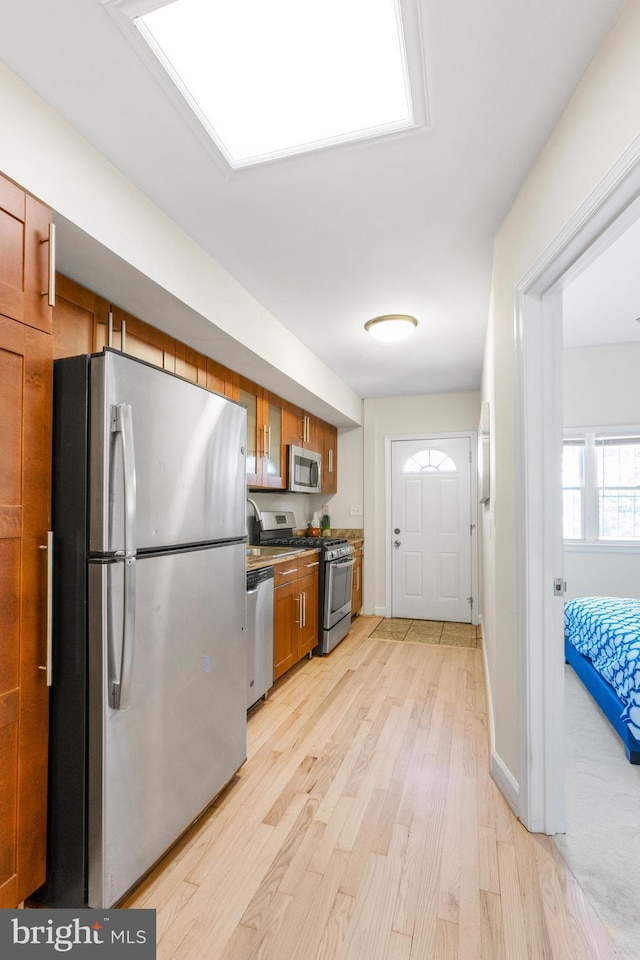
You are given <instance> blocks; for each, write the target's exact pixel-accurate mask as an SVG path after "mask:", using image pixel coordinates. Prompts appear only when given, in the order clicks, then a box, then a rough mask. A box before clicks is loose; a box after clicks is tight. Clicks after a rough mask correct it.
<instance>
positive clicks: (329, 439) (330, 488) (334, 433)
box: [320, 421, 338, 493]
mask: <svg viewBox="0 0 640 960" xmlns="http://www.w3.org/2000/svg"><path fill="white" fill-rule="evenodd" d="M320 427H321V436H322V492H323V493H337V492H338V429H337V427H334V426H332V425H331V424H330V423H324V422H323V421H320Z"/></svg>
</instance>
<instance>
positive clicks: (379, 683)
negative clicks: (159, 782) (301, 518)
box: [125, 617, 616, 960]
mask: <svg viewBox="0 0 640 960" xmlns="http://www.w3.org/2000/svg"><path fill="white" fill-rule="evenodd" d="M377 622H378V619H377V618H368V617H361V618H360V619H359V620H357V621H356V622H355V625H354V627H353V629H352V631H351V633H350V634H349V636H348V637H347V638H346V639H345V640H344V641H343V642H342V643H341V644H340V646H339V647H337V648H336V650H334V652H333V653H332V654H331V655H330V656H328V657H324V658H314V659H313V660H311V661H308V660H305V661H303V662H302V663H301V664H299V665H298V666H297V667H295V668H294V669H293V670H291V671H290V672H289V673H288V674H287V675H286V676H285V677H283V678H282V679H281V680H280V681H278V683H277V685H276V687H275V689H274V690H273V692H272V694H271V696H270V698H269V699H268V700H267V701H266V702H265V703H260V704H258V705H257V706H256V707H255V708H254V709H253V711H252V712H251V714H250V722H249V759H248V761H247V763H246V764H245V765H244V766H243V767H242V769H241V770H240V772H239V774H238V776H237V777H236V779H235V781H234V782H233V783H232V784H231V785H230V786H229V787H228V788H227V789H226V790H225V791H224V793H223V794H222V795H221V796H220V797H219V798H218V800H217V801H216V803H215V805H214V806H213V807H212V808H211V809H210V810H209V811H208V812H207V813H206V814H205V816H203V817H202V818H201V820H200V821H199V822H198V823H197V824H196V825H195V826H194V827H193V828H192V830H191V831H190V833H189V834H188V835H187V836H186V837H185V838H183V840H182V841H181V842H180V843H179V845H178V846H177V847H175V848H174V850H173V851H172V852H171V854H170V855H169V856H168V857H167V858H165V860H164V861H163V862H162V864H161V865H160V866H159V867H158V868H157V869H156V870H155V871H154V872H153V873H152V874H151V875H150V876H149V877H148V878H147V880H146V881H144V882H143V884H142V885H141V886H140V887H139V888H138V889H137V890H136V891H135V892H134V894H133V895H132V896H130V897H129V899H128V900H127V902H126V904H125V905H126V906H129V907H153V908H155V909H156V910H157V922H158V958H159V960H253V958H264V960H475V958H478V960H610V958H614V957H616V953H615V951H614V949H613V947H612V944H611V941H610V940H609V938H608V936H607V934H606V932H605V930H604V928H603V927H602V925H601V924H600V922H599V920H598V919H597V917H596V916H595V914H594V913H593V911H592V909H591V907H590V906H589V904H588V902H587V901H586V899H585V897H584V896H583V894H582V892H581V890H580V888H579V887H578V885H577V883H576V881H575V880H574V878H573V877H572V875H571V874H570V873H569V871H568V870H567V869H566V867H565V865H564V862H563V860H562V859H561V857H560V854H559V853H558V851H557V850H556V848H555V846H554V844H553V843H552V842H551V841H550V840H549V839H548V838H547V837H544V836H540V835H531V834H529V833H527V831H526V830H525V829H524V828H523V827H522V826H521V824H520V823H519V822H518V821H517V820H515V818H514V817H513V815H512V814H511V812H510V810H509V808H508V807H507V805H506V804H505V802H504V800H503V799H502V797H501V795H500V793H499V792H498V790H497V788H496V787H495V786H494V784H493V781H492V780H491V779H490V777H489V765H488V742H487V741H488V738H487V724H486V706H485V695H484V681H483V674H482V653H481V651H480V650H477V649H469V648H462V647H449V646H445V645H442V644H439V645H430V644H424V645H423V644H410V643H394V642H388V641H387V642H385V641H377V640H373V639H369V638H368V636H367V635H368V634H369V633H370V632H371V631H372V630H373V628H374V627H375V625H376V624H377Z"/></svg>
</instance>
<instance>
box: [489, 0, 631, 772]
mask: <svg viewBox="0 0 640 960" xmlns="http://www.w3.org/2000/svg"><path fill="white" fill-rule="evenodd" d="M639 49H640V2H638V0H632V2H630V3H628V5H627V6H626V7H625V8H624V10H623V12H622V14H621V16H620V18H619V19H618V21H617V23H616V24H615V25H614V27H613V29H612V31H611V32H610V34H609V35H608V36H607V37H606V38H605V40H604V42H603V44H602V45H601V47H600V49H599V51H598V53H597V54H596V56H595V57H594V60H593V61H592V63H591V65H590V66H589V68H588V70H587V71H586V73H585V75H584V77H583V79H582V81H581V82H580V84H579V86H578V88H577V89H576V92H575V94H574V96H573V97H572V99H571V101H570V102H569V104H568V106H567V108H566V110H565V112H564V114H563V116H562V117H561V119H560V121H559V123H558V125H557V127H556V129H555V130H554V132H553V134H552V135H551V137H550V138H549V140H548V142H547V144H546V146H545V148H544V150H543V151H542V153H541V155H540V157H539V158H538V161H537V162H536V164H535V166H534V168H533V169H532V171H531V173H530V175H529V177H528V178H527V180H526V181H525V184H524V185H523V187H522V189H521V191H520V193H519V195H518V197H517V198H516V201H515V202H514V204H513V206H512V208H511V210H510V212H509V214H508V216H507V218H506V219H505V221H504V223H503V225H502V227H501V229H500V231H499V233H498V235H497V236H496V240H495V244H494V262H493V286H492V300H491V306H490V312H489V325H488V332H487V340H486V350H485V375H484V378H483V399H486V400H488V401H489V403H490V406H491V430H492V447H493V455H494V458H493V462H494V474H493V496H492V501H491V504H490V506H489V509H487V510H486V511H485V512H484V513H483V518H482V522H483V538H482V543H483V575H484V585H483V611H485V615H484V617H483V625H484V634H485V643H486V647H487V662H488V667H489V683H490V694H491V700H492V703H493V727H494V737H495V743H494V749H495V753H496V755H497V757H498V758H499V760H500V762H501V763H502V764H503V766H504V768H505V769H506V771H507V772H508V774H509V775H510V776H511V777H512V778H513V780H514V781H515V783H516V784H517V782H518V775H519V756H518V743H519V741H518V736H519V729H518V727H519V709H518V669H517V667H518V640H519V638H518V635H517V630H518V623H517V617H516V611H517V596H516V579H515V571H516V559H517V554H516V542H517V537H518V532H519V530H520V528H521V518H520V517H519V516H518V515H517V511H516V476H515V468H514V464H515V457H516V437H515V419H514V409H515V405H516V389H515V352H514V332H515V324H514V290H515V288H516V286H517V284H518V282H519V281H520V280H521V279H522V278H523V277H524V276H525V274H526V273H527V272H528V271H529V270H530V269H531V268H532V266H533V265H534V264H535V263H536V261H537V260H538V259H539V258H540V257H541V256H542V254H543V253H544V252H545V251H546V250H547V249H548V248H549V246H550V245H551V244H552V243H553V241H554V240H555V238H556V237H557V236H558V235H559V233H560V231H561V230H562V228H563V227H564V226H565V224H566V223H567V222H568V221H569V220H570V219H571V217H572V216H573V215H574V214H575V213H576V211H577V210H578V209H579V207H580V206H581V204H582V203H584V202H585V200H586V199H587V198H588V197H589V196H590V194H591V193H592V192H593V190H594V189H595V188H596V187H597V185H598V184H599V183H600V182H601V181H602V179H603V178H604V177H605V175H606V174H607V173H608V171H610V170H611V168H612V167H613V166H614V164H615V163H616V161H617V160H618V159H619V158H620V156H621V155H622V154H623V152H624V151H625V150H626V149H627V148H628V147H629V145H630V144H631V143H632V141H633V140H634V139H635V138H636V137H637V136H638V134H640V57H638V50H639Z"/></svg>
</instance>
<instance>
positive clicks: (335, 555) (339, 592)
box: [257, 510, 354, 656]
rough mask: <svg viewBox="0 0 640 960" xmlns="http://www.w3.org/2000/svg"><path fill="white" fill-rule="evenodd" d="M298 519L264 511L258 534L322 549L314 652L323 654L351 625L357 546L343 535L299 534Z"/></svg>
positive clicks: (264, 539) (265, 538)
mask: <svg viewBox="0 0 640 960" xmlns="http://www.w3.org/2000/svg"><path fill="white" fill-rule="evenodd" d="M295 522H296V521H295V516H294V514H293V513H292V512H291V511H289V510H283V511H282V512H277V511H272V510H263V511H262V513H261V517H260V522H259V525H258V532H257V535H258V538H259V541H260V543H264V544H267V543H269V544H272V545H273V546H287V547H288V546H292V547H319V548H320V568H319V569H320V581H319V585H318V588H319V597H320V600H319V603H318V607H319V610H318V618H319V619H318V637H319V642H318V646H317V647H316V648H315V650H314V651H313V652H314V653H315V654H316V655H321V656H322V655H324V654H326V653H330V652H331V651H332V650H333V648H334V647H335V646H336V645H337V644H338V643H340V641H341V640H342V639H343V638H344V637H345V636H346V635H347V633H348V632H349V629H350V628H351V580H352V568H353V564H354V559H353V547H352V546H351V544H350V543H349V541H348V540H344V539H339V538H331V537H296V536H294V534H293V531H294V528H295Z"/></svg>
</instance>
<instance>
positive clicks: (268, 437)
mask: <svg viewBox="0 0 640 960" xmlns="http://www.w3.org/2000/svg"><path fill="white" fill-rule="evenodd" d="M267 460H271V427H268V428H267Z"/></svg>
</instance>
